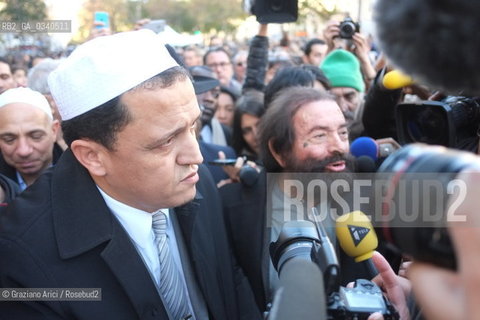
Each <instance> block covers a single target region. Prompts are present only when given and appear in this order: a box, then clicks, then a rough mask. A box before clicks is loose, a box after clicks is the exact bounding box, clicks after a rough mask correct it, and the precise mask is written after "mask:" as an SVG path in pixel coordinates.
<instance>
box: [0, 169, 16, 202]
mask: <svg viewBox="0 0 480 320" xmlns="http://www.w3.org/2000/svg"><path fill="white" fill-rule="evenodd" d="M0 188H2V189H3V192H4V193H5V199H4V200H3V202H0V206H6V205H7V203H9V202H11V201H12V200H13V199H14V198H15V197H16V196H17V195H18V194H19V193H20V187H19V186H18V184H17V183H15V181H13V180H11V179H9V178H7V177H6V176H4V175H3V174H1V173H0Z"/></svg>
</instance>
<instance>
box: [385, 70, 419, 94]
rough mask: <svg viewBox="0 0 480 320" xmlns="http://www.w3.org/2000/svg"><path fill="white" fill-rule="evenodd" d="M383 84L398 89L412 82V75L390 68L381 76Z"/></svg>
mask: <svg viewBox="0 0 480 320" xmlns="http://www.w3.org/2000/svg"><path fill="white" fill-rule="evenodd" d="M382 83H383V86H384V87H385V88H387V89H390V90H395V89H400V88H403V87H406V86H409V85H411V84H413V83H414V81H413V79H412V77H410V76H407V75H406V74H404V73H402V72H400V71H398V70H392V71H390V72H387V73H386V74H385V75H384V76H383V80H382Z"/></svg>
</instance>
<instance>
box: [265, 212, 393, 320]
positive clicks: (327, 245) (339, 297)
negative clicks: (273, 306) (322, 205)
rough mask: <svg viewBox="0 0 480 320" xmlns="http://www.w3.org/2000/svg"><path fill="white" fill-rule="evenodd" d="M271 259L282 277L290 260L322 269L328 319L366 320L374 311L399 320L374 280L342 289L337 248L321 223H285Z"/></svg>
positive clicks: (275, 243) (272, 250)
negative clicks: (284, 268) (305, 261)
mask: <svg viewBox="0 0 480 320" xmlns="http://www.w3.org/2000/svg"><path fill="white" fill-rule="evenodd" d="M270 256H271V259H272V264H273V266H274V267H275V270H277V272H278V273H279V274H280V273H281V272H282V267H283V266H284V265H285V263H286V262H287V261H289V260H290V259H305V260H308V261H312V262H314V263H315V264H316V265H317V266H318V267H319V268H320V270H321V271H322V274H323V278H324V281H323V282H324V286H325V292H326V295H327V301H326V303H327V316H328V319H329V320H334V319H358V320H366V319H368V317H369V316H370V315H371V314H372V313H374V312H380V313H382V314H383V317H384V319H385V320H396V319H399V315H398V313H397V311H396V310H395V308H394V307H393V305H392V304H391V303H390V302H389V301H388V300H387V299H386V298H385V297H384V296H383V294H382V291H381V289H380V288H379V287H378V286H377V285H376V284H375V283H373V282H372V281H369V280H365V279H359V280H357V281H356V282H355V286H354V287H353V288H346V287H341V286H340V284H339V282H340V280H339V279H340V278H339V277H340V267H339V264H338V259H337V256H336V253H335V249H334V248H333V246H332V244H331V242H330V240H329V238H328V235H327V233H326V232H325V229H324V228H323V226H322V225H321V224H320V223H317V226H315V225H314V224H313V223H312V222H310V221H288V222H286V223H285V224H284V225H283V227H282V230H281V232H280V234H279V236H278V240H277V241H276V242H272V243H271V244H270Z"/></svg>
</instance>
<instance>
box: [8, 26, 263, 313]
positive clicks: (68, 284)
mask: <svg viewBox="0 0 480 320" xmlns="http://www.w3.org/2000/svg"><path fill="white" fill-rule="evenodd" d="M160 40H161V38H159V37H158V36H157V35H156V34H155V33H153V32H152V31H149V30H141V31H133V32H125V33H119V34H115V35H112V36H105V37H99V38H95V39H93V40H91V41H88V42H86V43H84V44H83V45H81V46H79V47H78V48H77V49H76V50H75V51H74V52H73V53H72V54H71V55H70V56H69V57H68V58H67V59H66V60H65V61H64V62H62V63H61V64H60V66H59V67H58V68H57V69H56V70H55V71H53V72H52V73H51V74H50V76H49V86H50V90H51V93H52V95H53V98H54V99H55V102H56V103H57V106H58V110H59V113H60V115H61V117H62V120H63V122H62V129H63V133H64V139H65V141H66V143H67V144H68V145H69V149H67V150H66V151H65V152H64V153H63V155H62V157H61V158H60V160H59V161H58V163H57V164H56V165H55V167H54V168H53V170H52V171H51V173H49V174H48V175H43V176H42V177H41V178H40V179H38V180H37V182H36V183H35V184H34V185H32V187H31V188H29V190H28V191H29V192H27V193H24V194H23V195H21V196H20V197H18V198H16V199H15V200H14V201H13V202H12V203H11V204H10V205H9V206H8V207H7V209H6V211H7V212H6V214H5V215H4V217H3V218H1V216H0V218H1V220H0V257H1V259H0V287H18V286H24V287H37V288H38V287H55V288H98V289H101V293H100V295H99V294H98V293H99V291H98V290H97V291H93V293H88V294H90V296H89V297H90V298H97V299H98V300H99V301H96V302H87V301H73V302H72V301H62V302H59V301H35V302H23V301H20V302H2V303H0V314H8V315H9V318H12V319H14V318H15V319H27V318H32V317H37V318H42V317H44V318H55V319H72V318H75V319H99V318H104V319H147V318H148V319H175V320H178V319H197V320H199V319H222V320H223V319H240V318H243V319H258V318H259V315H258V311H257V310H256V309H255V308H254V306H255V302H254V300H253V296H252V294H251V289H250V287H249V285H248V284H247V281H246V279H245V277H243V275H242V274H241V273H238V271H237V269H236V268H235V269H234V267H233V265H234V263H233V261H232V260H233V258H232V256H231V249H230V248H229V246H228V240H227V236H226V232H225V228H224V224H223V217H222V213H221V205H220V203H219V201H220V199H219V196H218V193H217V190H216V187H215V184H214V183H213V181H212V178H211V176H208V169H206V168H204V167H202V166H199V164H200V163H201V162H202V156H201V154H200V151H199V147H198V144H197V140H196V137H195V123H196V122H197V119H198V118H199V116H200V109H199V106H198V104H197V100H196V97H195V92H194V89H193V85H192V82H191V80H190V78H189V75H188V72H187V71H186V70H185V69H184V68H182V67H180V66H178V64H177V63H176V62H175V60H174V59H173V58H172V57H171V56H170V54H169V53H168V51H167V49H166V48H165V46H164V44H162V42H161V41H160Z"/></svg>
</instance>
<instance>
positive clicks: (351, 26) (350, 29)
mask: <svg viewBox="0 0 480 320" xmlns="http://www.w3.org/2000/svg"><path fill="white" fill-rule="evenodd" d="M339 27H340V38H343V39H351V38H352V37H353V35H354V34H355V32H358V31H359V27H358V24H357V23H355V22H354V21H353V20H352V19H350V18H346V19H345V20H343V21H342V22H341V23H340V26H339Z"/></svg>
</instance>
